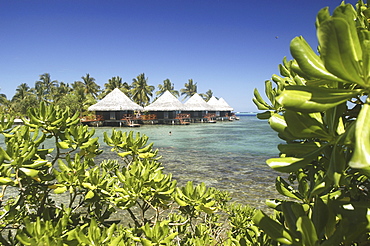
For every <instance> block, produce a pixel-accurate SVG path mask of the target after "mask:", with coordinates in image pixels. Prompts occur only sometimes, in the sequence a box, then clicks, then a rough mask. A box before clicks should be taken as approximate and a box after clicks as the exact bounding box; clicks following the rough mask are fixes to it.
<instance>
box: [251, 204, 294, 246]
mask: <svg viewBox="0 0 370 246" xmlns="http://www.w3.org/2000/svg"><path fill="white" fill-rule="evenodd" d="M253 222H254V223H255V224H256V225H258V226H259V227H260V228H262V230H263V231H265V232H266V233H267V235H269V236H270V237H271V238H272V239H274V240H276V241H278V242H280V243H283V244H286V245H292V244H293V243H294V240H293V238H292V236H291V235H290V233H289V232H288V231H287V230H286V229H285V228H284V227H283V226H282V225H281V224H280V223H278V222H277V221H275V220H273V219H271V218H270V217H269V216H267V215H266V214H264V213H263V212H262V211H260V210H258V211H257V212H256V213H255V215H254V216H253Z"/></svg>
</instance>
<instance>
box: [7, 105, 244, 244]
mask: <svg viewBox="0 0 370 246" xmlns="http://www.w3.org/2000/svg"><path fill="white" fill-rule="evenodd" d="M12 120H13V119H11V118H10V117H9V116H5V115H2V116H1V117H0V133H1V134H2V135H3V138H4V143H5V144H4V146H3V147H0V184H1V185H2V187H3V188H2V192H1V197H2V201H1V203H0V209H1V210H0V229H1V234H0V243H1V244H3V245H216V244H227V245H240V244H238V242H239V241H240V240H241V241H243V240H242V238H243V237H245V235H246V232H245V231H239V230H240V228H242V227H243V223H244V221H243V220H241V221H239V222H237V229H235V225H236V222H235V223H234V224H231V226H229V224H228V223H229V218H232V217H235V218H236V216H237V214H238V209H239V210H240V211H242V210H243V209H242V208H241V207H235V208H233V209H232V211H233V212H232V213H229V214H228V211H231V210H229V205H228V201H229V200H230V198H229V195H228V193H227V192H222V191H219V190H216V189H214V188H209V187H206V186H205V185H204V183H200V184H193V182H191V181H189V182H188V183H187V184H186V185H185V186H184V187H179V186H178V185H177V183H176V181H175V180H173V179H172V175H171V174H165V173H164V172H163V166H162V164H161V163H160V161H159V160H160V157H159V156H158V150H155V149H154V148H153V143H148V137H147V136H145V135H141V134H140V133H137V134H134V133H133V132H128V133H127V132H122V131H117V130H115V129H113V130H112V131H111V133H110V134H109V133H105V134H104V142H105V144H107V145H108V146H109V147H110V148H111V151H112V152H115V153H116V154H117V160H104V161H102V162H101V163H96V161H95V159H96V157H98V156H99V155H101V154H102V152H103V151H102V150H101V148H100V144H99V142H98V138H97V137H95V136H94V134H95V131H94V129H91V128H88V127H87V126H83V125H81V124H80V121H79V118H78V115H77V114H76V115H74V116H70V112H69V109H68V108H67V109H64V110H62V109H60V108H58V107H54V106H52V105H49V106H47V105H46V104H45V103H41V104H40V106H39V107H38V108H34V109H30V110H29V112H28V115H27V117H25V118H23V121H24V123H25V124H24V125H22V126H13V125H12V123H11V122H12ZM238 218H239V217H238ZM233 220H235V221H237V220H238V219H233ZM250 221H251V220H250V219H249V220H248V222H245V223H246V224H245V226H247V225H249V223H250ZM247 223H248V224H247ZM231 228H234V229H232V232H231V231H230V229H231ZM244 241H245V240H244Z"/></svg>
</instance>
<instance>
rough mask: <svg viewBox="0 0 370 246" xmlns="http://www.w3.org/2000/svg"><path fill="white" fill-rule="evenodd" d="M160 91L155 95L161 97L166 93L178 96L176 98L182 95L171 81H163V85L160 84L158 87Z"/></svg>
mask: <svg viewBox="0 0 370 246" xmlns="http://www.w3.org/2000/svg"><path fill="white" fill-rule="evenodd" d="M158 90H159V91H157V92H156V93H155V94H156V95H157V96H161V95H162V94H163V93H165V92H166V91H169V92H171V94H172V95H174V96H176V97H179V96H180V93H179V92H178V91H176V90H175V87H174V85H173V83H171V81H170V80H169V79H165V80H164V81H163V85H161V84H159V85H158Z"/></svg>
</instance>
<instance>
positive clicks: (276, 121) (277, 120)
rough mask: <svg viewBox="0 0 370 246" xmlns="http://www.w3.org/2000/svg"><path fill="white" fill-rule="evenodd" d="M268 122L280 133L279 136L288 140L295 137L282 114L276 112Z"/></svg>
mask: <svg viewBox="0 0 370 246" xmlns="http://www.w3.org/2000/svg"><path fill="white" fill-rule="evenodd" d="M268 122H269V124H270V126H271V128H272V129H273V130H274V131H277V132H278V133H279V134H280V135H279V136H280V137H281V138H283V139H286V140H293V139H295V137H294V136H292V134H291V133H290V131H289V129H288V127H287V123H286V121H285V119H284V117H283V116H282V115H280V114H276V113H274V114H272V115H271V117H270V118H269V121H268Z"/></svg>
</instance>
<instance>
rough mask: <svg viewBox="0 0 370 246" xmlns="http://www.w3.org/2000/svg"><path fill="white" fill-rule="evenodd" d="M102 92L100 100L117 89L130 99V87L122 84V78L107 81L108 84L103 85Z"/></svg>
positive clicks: (117, 77)
mask: <svg viewBox="0 0 370 246" xmlns="http://www.w3.org/2000/svg"><path fill="white" fill-rule="evenodd" d="M104 87H105V89H104V91H103V93H102V94H100V96H99V97H100V98H103V97H105V96H106V95H107V94H108V93H110V92H111V91H113V90H114V89H116V88H118V89H120V90H121V91H122V92H123V93H125V94H126V95H127V96H128V97H131V95H130V90H131V87H130V85H129V84H127V82H123V83H122V78H121V77H119V76H116V77H112V78H111V79H109V80H108V83H105V84H104Z"/></svg>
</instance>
